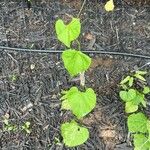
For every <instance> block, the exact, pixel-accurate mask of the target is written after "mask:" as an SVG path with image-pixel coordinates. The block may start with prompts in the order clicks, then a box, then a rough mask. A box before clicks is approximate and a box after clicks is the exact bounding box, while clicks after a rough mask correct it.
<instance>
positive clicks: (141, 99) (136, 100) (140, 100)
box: [132, 91, 145, 105]
mask: <svg viewBox="0 0 150 150" xmlns="http://www.w3.org/2000/svg"><path fill="white" fill-rule="evenodd" d="M144 101H145V96H144V94H142V93H140V92H138V91H136V97H135V98H134V99H132V102H133V103H134V104H135V105H139V104H140V103H143V102H144Z"/></svg>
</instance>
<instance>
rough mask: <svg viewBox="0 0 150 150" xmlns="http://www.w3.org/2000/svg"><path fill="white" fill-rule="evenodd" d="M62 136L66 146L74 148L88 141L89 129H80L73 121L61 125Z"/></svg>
mask: <svg viewBox="0 0 150 150" xmlns="http://www.w3.org/2000/svg"><path fill="white" fill-rule="evenodd" d="M61 135H62V137H63V142H64V143H65V145H67V146H69V147H74V146H78V145H81V144H83V143H84V142H86V141H87V139H88V138H89V131H88V129H87V128H84V127H80V126H79V125H78V124H77V123H76V122H75V121H72V122H70V123H69V122H67V123H64V124H62V125H61Z"/></svg>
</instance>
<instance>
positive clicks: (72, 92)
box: [55, 18, 96, 147]
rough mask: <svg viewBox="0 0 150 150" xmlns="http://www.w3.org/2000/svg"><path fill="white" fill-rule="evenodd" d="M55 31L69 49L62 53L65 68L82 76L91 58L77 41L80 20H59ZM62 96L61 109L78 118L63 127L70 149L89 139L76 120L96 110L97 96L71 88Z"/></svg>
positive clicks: (86, 132) (74, 74) (65, 141)
mask: <svg viewBox="0 0 150 150" xmlns="http://www.w3.org/2000/svg"><path fill="white" fill-rule="evenodd" d="M55 29H56V34H57V38H58V40H59V41H61V42H62V43H63V44H64V45H65V46H66V47H67V48H68V49H66V50H64V51H63V53H62V60H63V62H64V66H65V68H66V69H67V71H68V72H69V74H70V76H71V77H74V76H77V75H79V74H82V73H83V72H85V71H86V70H87V69H88V68H89V66H90V64H91V58H90V57H89V56H87V55H86V54H84V53H82V52H81V51H80V43H79V41H77V38H78V37H79V35H80V32H81V23H80V20H79V19H77V18H72V20H71V22H70V23H69V24H67V25H66V24H64V22H63V20H60V19H59V20H58V21H57V22H56V24H55ZM75 40H76V41H77V43H78V44H79V49H74V48H71V44H72V42H73V41H75ZM82 86H84V84H82ZM62 94H63V96H62V98H61V100H62V107H61V108H62V109H65V110H70V111H71V112H72V113H73V114H74V115H75V116H76V118H75V119H74V120H71V121H70V122H66V123H63V124H62V125H61V135H62V137H63V142H64V143H65V145H66V146H68V147H73V146H77V145H80V144H83V143H84V142H85V141H86V140H87V139H88V138H89V131H88V129H87V128H85V127H82V126H81V125H79V124H78V123H77V122H76V121H75V120H77V119H82V118H83V117H84V116H86V115H87V114H88V113H90V112H91V111H92V110H93V109H94V107H95V105H96V94H95V93H94V91H93V89H91V88H85V91H80V90H79V89H78V88H77V87H71V88H70V89H69V90H68V91H63V92H62Z"/></svg>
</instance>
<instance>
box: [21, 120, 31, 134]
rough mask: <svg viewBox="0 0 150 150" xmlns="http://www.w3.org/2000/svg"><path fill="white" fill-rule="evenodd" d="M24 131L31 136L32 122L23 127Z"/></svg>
mask: <svg viewBox="0 0 150 150" xmlns="http://www.w3.org/2000/svg"><path fill="white" fill-rule="evenodd" d="M21 128H22V130H23V131H25V132H26V133H28V134H30V133H31V129H30V122H29V121H27V122H25V123H24V124H23V125H22V126H21Z"/></svg>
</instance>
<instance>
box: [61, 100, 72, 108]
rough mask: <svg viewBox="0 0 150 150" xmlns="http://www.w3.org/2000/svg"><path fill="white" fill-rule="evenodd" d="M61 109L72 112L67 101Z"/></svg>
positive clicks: (63, 102)
mask: <svg viewBox="0 0 150 150" xmlns="http://www.w3.org/2000/svg"><path fill="white" fill-rule="evenodd" d="M61 109H65V110H70V109H71V107H70V105H69V103H68V101H67V100H64V101H62V105H61Z"/></svg>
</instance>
